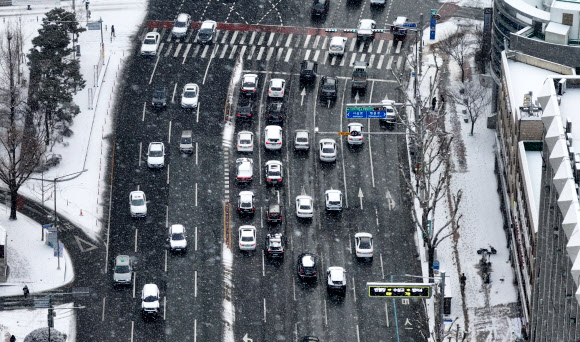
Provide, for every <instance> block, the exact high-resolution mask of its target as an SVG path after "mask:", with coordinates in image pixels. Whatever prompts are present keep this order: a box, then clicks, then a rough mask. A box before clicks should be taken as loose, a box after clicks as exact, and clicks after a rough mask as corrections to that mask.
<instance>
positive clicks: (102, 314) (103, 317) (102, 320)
mask: <svg viewBox="0 0 580 342" xmlns="http://www.w3.org/2000/svg"><path fill="white" fill-rule="evenodd" d="M106 299H107V297H103V311H102V313H101V322H104V321H105V303H106ZM294 300H296V298H294Z"/></svg>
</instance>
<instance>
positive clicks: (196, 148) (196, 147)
mask: <svg viewBox="0 0 580 342" xmlns="http://www.w3.org/2000/svg"><path fill="white" fill-rule="evenodd" d="M197 151H199V148H198V146H197V141H196V142H195V165H197Z"/></svg>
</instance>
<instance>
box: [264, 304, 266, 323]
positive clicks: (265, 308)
mask: <svg viewBox="0 0 580 342" xmlns="http://www.w3.org/2000/svg"><path fill="white" fill-rule="evenodd" d="M264 323H266V298H264Z"/></svg>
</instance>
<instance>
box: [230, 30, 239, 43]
mask: <svg viewBox="0 0 580 342" xmlns="http://www.w3.org/2000/svg"><path fill="white" fill-rule="evenodd" d="M239 32H240V31H234V34H233V35H232V39H230V45H234V43H235V42H236V37H237V36H238V33H239Z"/></svg>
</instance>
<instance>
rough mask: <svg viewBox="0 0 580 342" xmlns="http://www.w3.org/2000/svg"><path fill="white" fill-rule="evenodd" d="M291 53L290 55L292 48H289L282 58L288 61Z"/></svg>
mask: <svg viewBox="0 0 580 342" xmlns="http://www.w3.org/2000/svg"><path fill="white" fill-rule="evenodd" d="M291 55H292V48H289V49H288V51H287V52H286V57H285V58H284V62H286V63H288V61H289V60H290V56H291Z"/></svg>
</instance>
